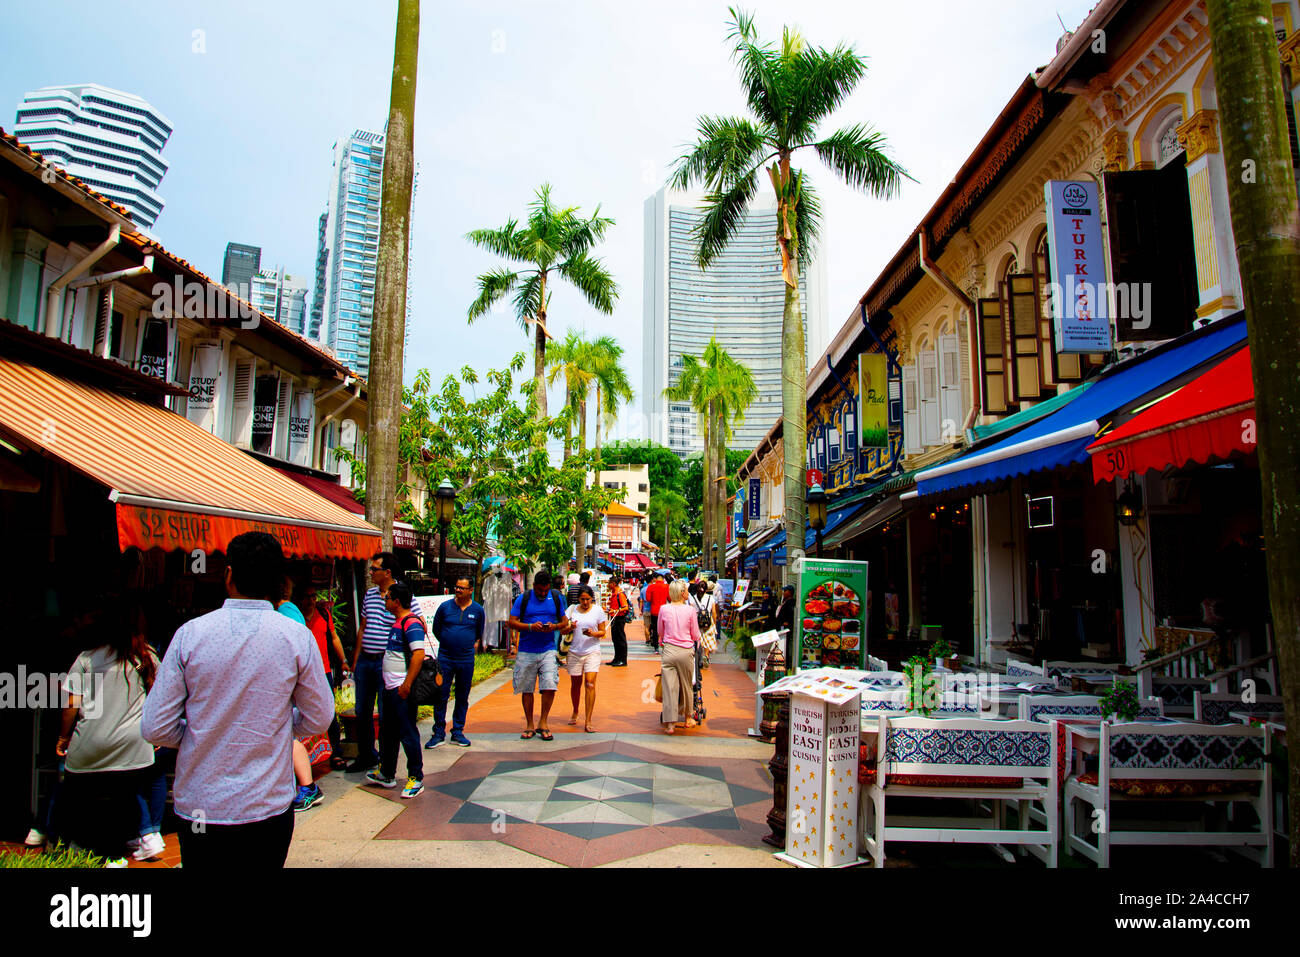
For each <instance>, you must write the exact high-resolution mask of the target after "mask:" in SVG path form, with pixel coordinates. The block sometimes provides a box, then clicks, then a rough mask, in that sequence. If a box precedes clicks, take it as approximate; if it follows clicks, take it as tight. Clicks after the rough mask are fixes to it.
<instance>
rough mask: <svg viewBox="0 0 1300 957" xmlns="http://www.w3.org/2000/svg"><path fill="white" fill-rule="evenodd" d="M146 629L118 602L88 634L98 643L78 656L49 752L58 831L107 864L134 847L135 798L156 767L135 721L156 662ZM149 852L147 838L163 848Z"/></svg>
mask: <svg viewBox="0 0 1300 957" xmlns="http://www.w3.org/2000/svg"><path fill="white" fill-rule="evenodd" d="M144 632H145V629H144V621H143V618H142V616H141V615H140V614H139V610H138V609H137V608H135V607H134V606H132V605H128V604H126V603H125V602H123V601H122V600H118V601H117V602H115V603H114V604H113V605H112V607H110V608H109V609H108V610H107V611H106V612H105V614H104V616H103V617H102V618H101V619H100V622H99V624H98V627H97V628H96V629H95V630H94V631H93V632H92V633H93V634H94V635H95V638H94V639H92V640H95V641H96V642H97V643H96V646H95V647H94V648H92V649H90V650H89V651H83V652H82V653H81V654H80V655H78V656H77V660H76V661H75V662H73V664H72V667H71V668H70V669H69V670H68V677H67V678H66V679H65V681H64V685H63V690H64V692H65V693H66V694H67V695H68V703H67V706H66V707H65V708H64V709H63V724H62V727H61V728H60V731H59V740H58V742H57V743H56V744H55V748H54V751H55V754H57V755H58V756H59V757H60V758H62V759H63V760H64V771H65V773H64V777H63V787H62V791H61V793H60V796H59V801H60V808H59V814H60V820H61V821H62V822H63V826H62V828H61V833H62V834H63V835H64V836H65V837H67V838H69V839H70V840H71V841H72V842H73V843H75V844H77V845H79V846H81V847H84V848H86V849H87V850H90V851H93V852H94V853H95V854H98V855H100V856H102V857H103V858H104V861H105V863H104V866H105V867H126V852H127V849H128V843H129V842H130V841H131V840H132V839H135V840H136V842H137V846H138V842H139V837H138V834H139V829H140V823H141V820H140V805H139V803H138V801H137V794H138V793H139V792H140V791H141V790H142V788H143V786H144V785H145V783H146V782H147V780H148V776H149V773H150V771H151V770H152V767H153V763H154V749H153V747H152V746H151V745H150V744H149V742H148V741H146V740H145V739H144V738H143V737H141V735H140V721H141V717H142V716H143V714H144V705H145V696H146V695H147V694H148V692H149V689H150V688H152V687H153V683H154V680H155V677H156V675H157V672H158V658H157V656H156V655H155V654H154V653H153V649H152V648H150V647H149V643H148V641H147V640H146V638H145V634H144ZM158 844H161V839H159V840H158ZM153 848H154V845H153V843H152V839H151V845H150V850H151V851H152V852H153V853H160V852H161V851H162V847H161V846H158V847H157V849H156V851H154V850H153ZM150 856H152V853H151V855H150Z"/></svg>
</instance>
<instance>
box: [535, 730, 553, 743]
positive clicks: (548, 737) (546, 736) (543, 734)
mask: <svg viewBox="0 0 1300 957" xmlns="http://www.w3.org/2000/svg"><path fill="white" fill-rule="evenodd" d="M537 736H538V737H539V738H541V739H542V740H543V741H553V740H555V735H553V734H551V732H550V731H548V730H546V729H545V728H538V729H537Z"/></svg>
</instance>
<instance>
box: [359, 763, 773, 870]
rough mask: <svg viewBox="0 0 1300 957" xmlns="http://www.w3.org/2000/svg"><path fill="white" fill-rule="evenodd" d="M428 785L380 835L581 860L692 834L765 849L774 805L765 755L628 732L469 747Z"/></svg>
mask: <svg viewBox="0 0 1300 957" xmlns="http://www.w3.org/2000/svg"><path fill="white" fill-rule="evenodd" d="M425 787H426V792H425V794H424V795H422V796H421V797H420V798H417V799H416V800H414V801H410V802H402V803H403V805H405V809H404V810H403V812H402V813H401V814H399V815H398V816H397V817H396V818H395V819H394V820H393V822H392V823H391V824H390V825H389V826H388V827H386V828H385V829H384V830H383V831H382V832H380V834H379V835H377V837H378V838H380V839H381V840H386V839H396V840H412V839H424V840H459V841H464V840H496V841H501V842H502V843H506V844H510V845H512V846H514V847H516V848H519V849H520V850H525V851H529V852H530V853H534V854H539V855H541V856H543V857H546V858H548V859H550V860H553V861H557V862H559V863H564V864H569V865H574V866H592V865H595V864H603V863H608V862H610V861H614V860H620V859H622V858H626V857H630V856H633V855H636V854H644V853H646V852H649V851H655V850H659V849H661V848H669V847H672V846H673V845H676V844H685V843H691V844H733V845H741V846H745V847H754V848H758V847H762V846H763V845H762V843H761V838H762V836H763V835H764V834H766V833H767V826H766V823H765V820H764V818H765V816H766V814H767V810H768V808H769V807H770V806H771V802H772V790H771V779H770V777H769V776H768V774H767V769H766V767H765V766H764V762H762V761H756V760H751V759H715V758H701V757H678V756H675V755H669V754H665V753H663V752H662V751H656V750H652V749H649V748H643V747H640V746H638V745H633V744H630V743H628V742H626V741H607V742H595V743H592V744H590V745H586V746H583V747H575V748H567V749H564V750H562V751H554V752H550V753H548V754H531V755H529V754H526V753H511V754H487V753H480V754H467V755H465V757H464V758H462V759H461V760H460V761H458V762H457V763H456V765H455V766H454V767H452V768H451V769H449V770H448V771H446V772H443V773H441V774H436V775H429V776H428V777H427V778H426V780H425ZM383 796H388V795H387V794H385V795H383Z"/></svg>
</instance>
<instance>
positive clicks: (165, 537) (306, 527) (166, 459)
mask: <svg viewBox="0 0 1300 957" xmlns="http://www.w3.org/2000/svg"><path fill="white" fill-rule="evenodd" d="M0 432H7V433H10V434H11V435H12V436H13V437H15V438H16V439H17V440H19V441H20V442H23V443H25V444H27V445H30V446H32V447H35V448H39V449H42V450H43V451H44V452H45V453H46V454H48V455H50V456H53V457H55V458H58V459H60V460H61V461H63V462H65V463H66V464H67V465H68V466H70V467H71V468H73V469H75V470H76V471H78V472H80V473H82V474H83V475H86V476H88V477H89V478H91V479H94V480H95V481H97V482H99V483H101V484H102V485H105V486H107V487H108V489H109V499H110V500H111V501H112V502H114V503H115V504H116V507H117V537H118V546H119V547H120V548H123V549H125V548H127V547H129V546H133V545H134V546H136V547H138V548H144V549H148V548H155V547H156V548H162V549H163V550H165V551H171V550H173V549H178V548H179V549H184V550H186V551H192V550H194V549H202V550H204V551H211V552H218V551H224V550H225V548H226V546H227V545H228V544H229V543H230V540H231V539H232V538H234V537H235V536H236V535H239V534H241V533H243V532H249V531H259V532H269V533H270V534H272V535H274V536H275V537H276V538H278V539H279V540H280V543H281V545H282V546H283V547H284V550H285V553H286V554H290V555H297V556H302V557H312V558H353V559H365V558H369V557H370V556H371V555H373V554H374V553H375V551H376V550H377V549H378V548H379V547H380V546H379V541H380V538H379V530H378V529H376V528H375V527H374V526H373V525H370V524H368V523H367V522H366V521H365V520H364V519H361V518H359V517H357V516H356V515H353V514H352V513H351V512H349V511H346V510H345V509H342V508H340V507H339V506H338V505H336V504H334V503H333V502H329V501H326V500H325V499H324V498H322V497H321V496H319V495H316V494H315V493H313V492H311V491H309V490H307V489H306V488H304V487H303V486H301V485H299V484H298V483H297V482H293V481H291V480H290V479H288V478H286V477H285V476H283V475H281V474H280V473H279V472H277V471H276V470H275V469H273V468H270V467H269V466H266V465H263V464H262V463H261V462H258V461H256V460H255V459H253V458H252V457H251V456H248V455H246V454H245V453H243V452H241V451H240V450H239V449H237V448H235V447H234V446H231V445H227V444H226V443H225V442H223V441H222V440H221V439H219V438H217V437H216V436H214V435H211V434H210V433H208V432H205V431H204V430H203V429H201V428H199V427H198V426H197V425H195V424H194V423H192V422H190V421H189V420H188V419H186V418H185V417H184V416H180V415H177V414H176V413H174V412H172V411H170V410H169V409H165V408H162V407H161V406H156V405H151V404H149V403H146V402H140V401H137V400H135V399H131V398H127V397H125V396H122V395H117V394H114V393H112V392H108V391H105V390H104V389H99V388H95V387H94V386H90V385H85V384H83V383H80V382H74V381H71V380H69V379H65V378H62V377H61V376H58V375H55V374H53V373H51V372H49V371H47V370H45V369H40V368H37V367H35V366H32V365H28V364H26V363H23V362H18V361H15V360H12V359H8V358H3V357H0Z"/></svg>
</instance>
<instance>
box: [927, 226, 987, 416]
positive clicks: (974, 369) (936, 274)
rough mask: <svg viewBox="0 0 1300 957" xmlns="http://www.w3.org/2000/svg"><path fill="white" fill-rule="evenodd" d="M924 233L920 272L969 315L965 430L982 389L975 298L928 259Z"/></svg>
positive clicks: (975, 410)
mask: <svg viewBox="0 0 1300 957" xmlns="http://www.w3.org/2000/svg"><path fill="white" fill-rule="evenodd" d="M925 234H926V229H925V228H924V227H922V228H921V229H919V230H918V231H917V240H918V242H919V244H920V260H921V270H922V272H924V273H925V274H926V275H927V276H929V277H930V278H931V279H933V280H934V281H935V282H937V283H938V284H939V285H940V286H942V287H943V288H944V289H946V290H948V292H950V293H952V295H953V296H955V297H956V298H957V301H958V302H960V303H961V304H962V306H963V307H964V308H965V309H966V315H967V316H969V317H970V318H969V320H968V321H967V323H966V345H967V348H968V349H969V350H970V365H971V408H970V412H969V413H968V414H967V416H966V424H965V425H963V426H962V427H961V428H962V432H967V431H968V430H969V429H970V428H971V426H973V425H974V424H975V419H976V417H977V416H978V415H979V410H980V404H979V403H978V402H977V401H976V399H977V398H978V397H979V396H980V395H982V393H983V391H984V378H983V376H982V375H980V366H979V361H980V351H979V340H978V339H977V338H976V335H975V331H976V330H975V323H976V322H978V321H979V317H978V316H977V315H976V312H975V300H974V299H971V298H970V296H968V295H966V294H965V293H964V292H962V291H961V290H960V289H958V288H957V284H956V283H955V282H953V281H952V280H951V279H949V278H948V277H947V275H945V274H944V272H943V270H942V269H940V268H939V264H938V263H936V262H934V261H933V260H932V259H930V257H929V255H928V254H927V253H926V248H925V247H926V243H925Z"/></svg>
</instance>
